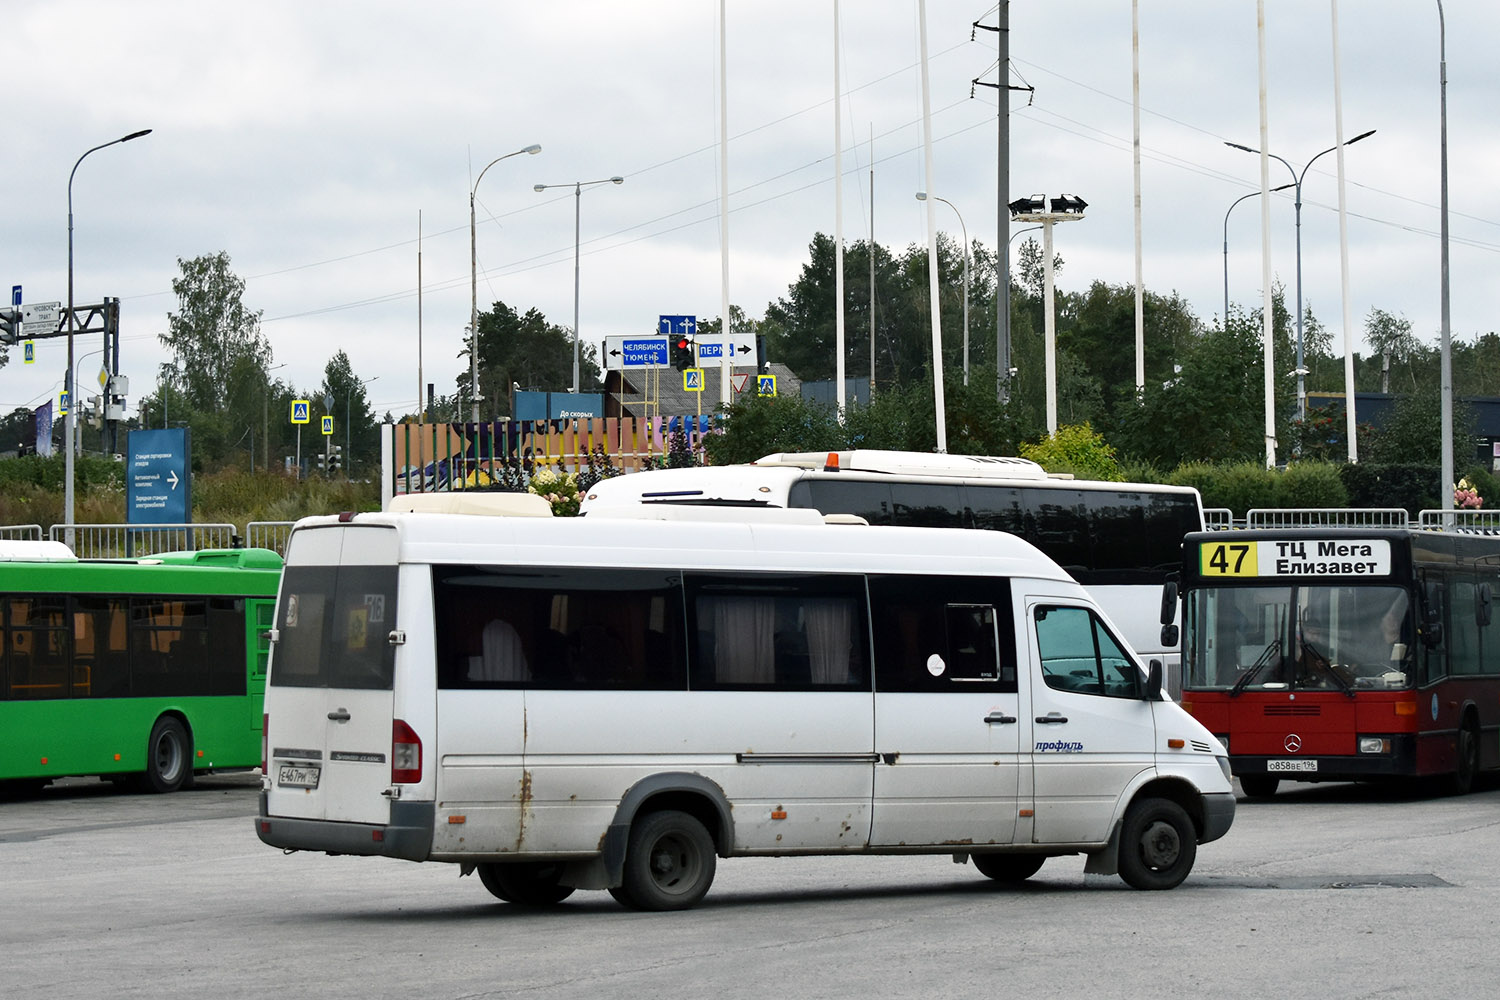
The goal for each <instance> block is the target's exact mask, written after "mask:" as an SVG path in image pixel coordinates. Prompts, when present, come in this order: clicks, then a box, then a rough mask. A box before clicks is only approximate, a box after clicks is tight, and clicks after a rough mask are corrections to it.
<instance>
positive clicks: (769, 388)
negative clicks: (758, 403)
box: [755, 375, 776, 396]
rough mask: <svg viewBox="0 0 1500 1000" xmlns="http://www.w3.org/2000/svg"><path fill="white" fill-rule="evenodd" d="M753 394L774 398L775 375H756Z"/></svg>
mask: <svg viewBox="0 0 1500 1000" xmlns="http://www.w3.org/2000/svg"><path fill="white" fill-rule="evenodd" d="M755 393H756V395H758V396H774V395H776V376H775V375H757V376H755Z"/></svg>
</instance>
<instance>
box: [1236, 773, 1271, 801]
mask: <svg viewBox="0 0 1500 1000" xmlns="http://www.w3.org/2000/svg"><path fill="white" fill-rule="evenodd" d="M1280 784H1281V779H1280V778H1272V777H1270V776H1268V775H1264V774H1242V775H1240V787H1241V788H1243V789H1244V790H1245V795H1246V796H1247V797H1248V798H1252V799H1269V798H1270V797H1271V796H1273V795H1275V794H1276V786H1278V785H1280Z"/></svg>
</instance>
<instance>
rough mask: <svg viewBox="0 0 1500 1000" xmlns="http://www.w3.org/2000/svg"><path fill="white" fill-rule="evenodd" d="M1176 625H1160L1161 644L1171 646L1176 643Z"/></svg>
mask: <svg viewBox="0 0 1500 1000" xmlns="http://www.w3.org/2000/svg"><path fill="white" fill-rule="evenodd" d="M1177 638H1178V637H1177V626H1176V625H1163V626H1162V627H1161V644H1162V645H1163V646H1167V647H1171V646H1175V645H1177Z"/></svg>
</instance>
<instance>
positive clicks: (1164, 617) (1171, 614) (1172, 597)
mask: <svg viewBox="0 0 1500 1000" xmlns="http://www.w3.org/2000/svg"><path fill="white" fill-rule="evenodd" d="M1159 620H1160V621H1161V623H1162V624H1163V625H1170V624H1172V623H1173V622H1174V621H1176V620H1177V581H1176V580H1175V579H1172V578H1170V577H1169V578H1168V579H1167V582H1165V583H1163V584H1162V585H1161V617H1160V619H1159ZM1172 645H1174V646H1175V645H1177V642H1176V640H1175V639H1174V640H1173V641H1172Z"/></svg>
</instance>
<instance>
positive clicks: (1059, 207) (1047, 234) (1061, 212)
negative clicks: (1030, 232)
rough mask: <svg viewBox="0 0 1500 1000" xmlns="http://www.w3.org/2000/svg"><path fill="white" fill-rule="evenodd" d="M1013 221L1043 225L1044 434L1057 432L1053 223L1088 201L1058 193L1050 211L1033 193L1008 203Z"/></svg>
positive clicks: (1074, 214)
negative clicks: (1045, 398)
mask: <svg viewBox="0 0 1500 1000" xmlns="http://www.w3.org/2000/svg"><path fill="white" fill-rule="evenodd" d="M1007 207H1009V208H1010V218H1011V221H1012V222H1036V223H1040V224H1041V227H1042V275H1043V285H1044V287H1043V290H1042V295H1043V300H1044V301H1043V303H1042V307H1043V313H1042V318H1043V320H1044V330H1045V333H1046V337H1045V342H1046V354H1045V358H1044V360H1045V366H1046V376H1047V433H1048V434H1049V435H1050V434H1056V433H1057V320H1056V307H1055V305H1054V303H1053V301H1052V299H1053V295H1052V226H1053V224H1054V223H1058V222H1071V221H1073V220H1074V219H1081V218H1083V210H1084V209H1085V208H1087V207H1088V202H1086V201H1084V200H1083V199H1082V198H1079V197H1078V196H1076V195H1071V194H1063V195H1058V196H1057V197H1056V198H1053V199H1052V201H1051V211H1048V202H1047V197H1046V196H1045V195H1040V194H1036V195H1032V196H1031V197H1030V198H1020V199H1017V200H1016V201H1013V202H1011V203H1010V205H1009V206H1007Z"/></svg>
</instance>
